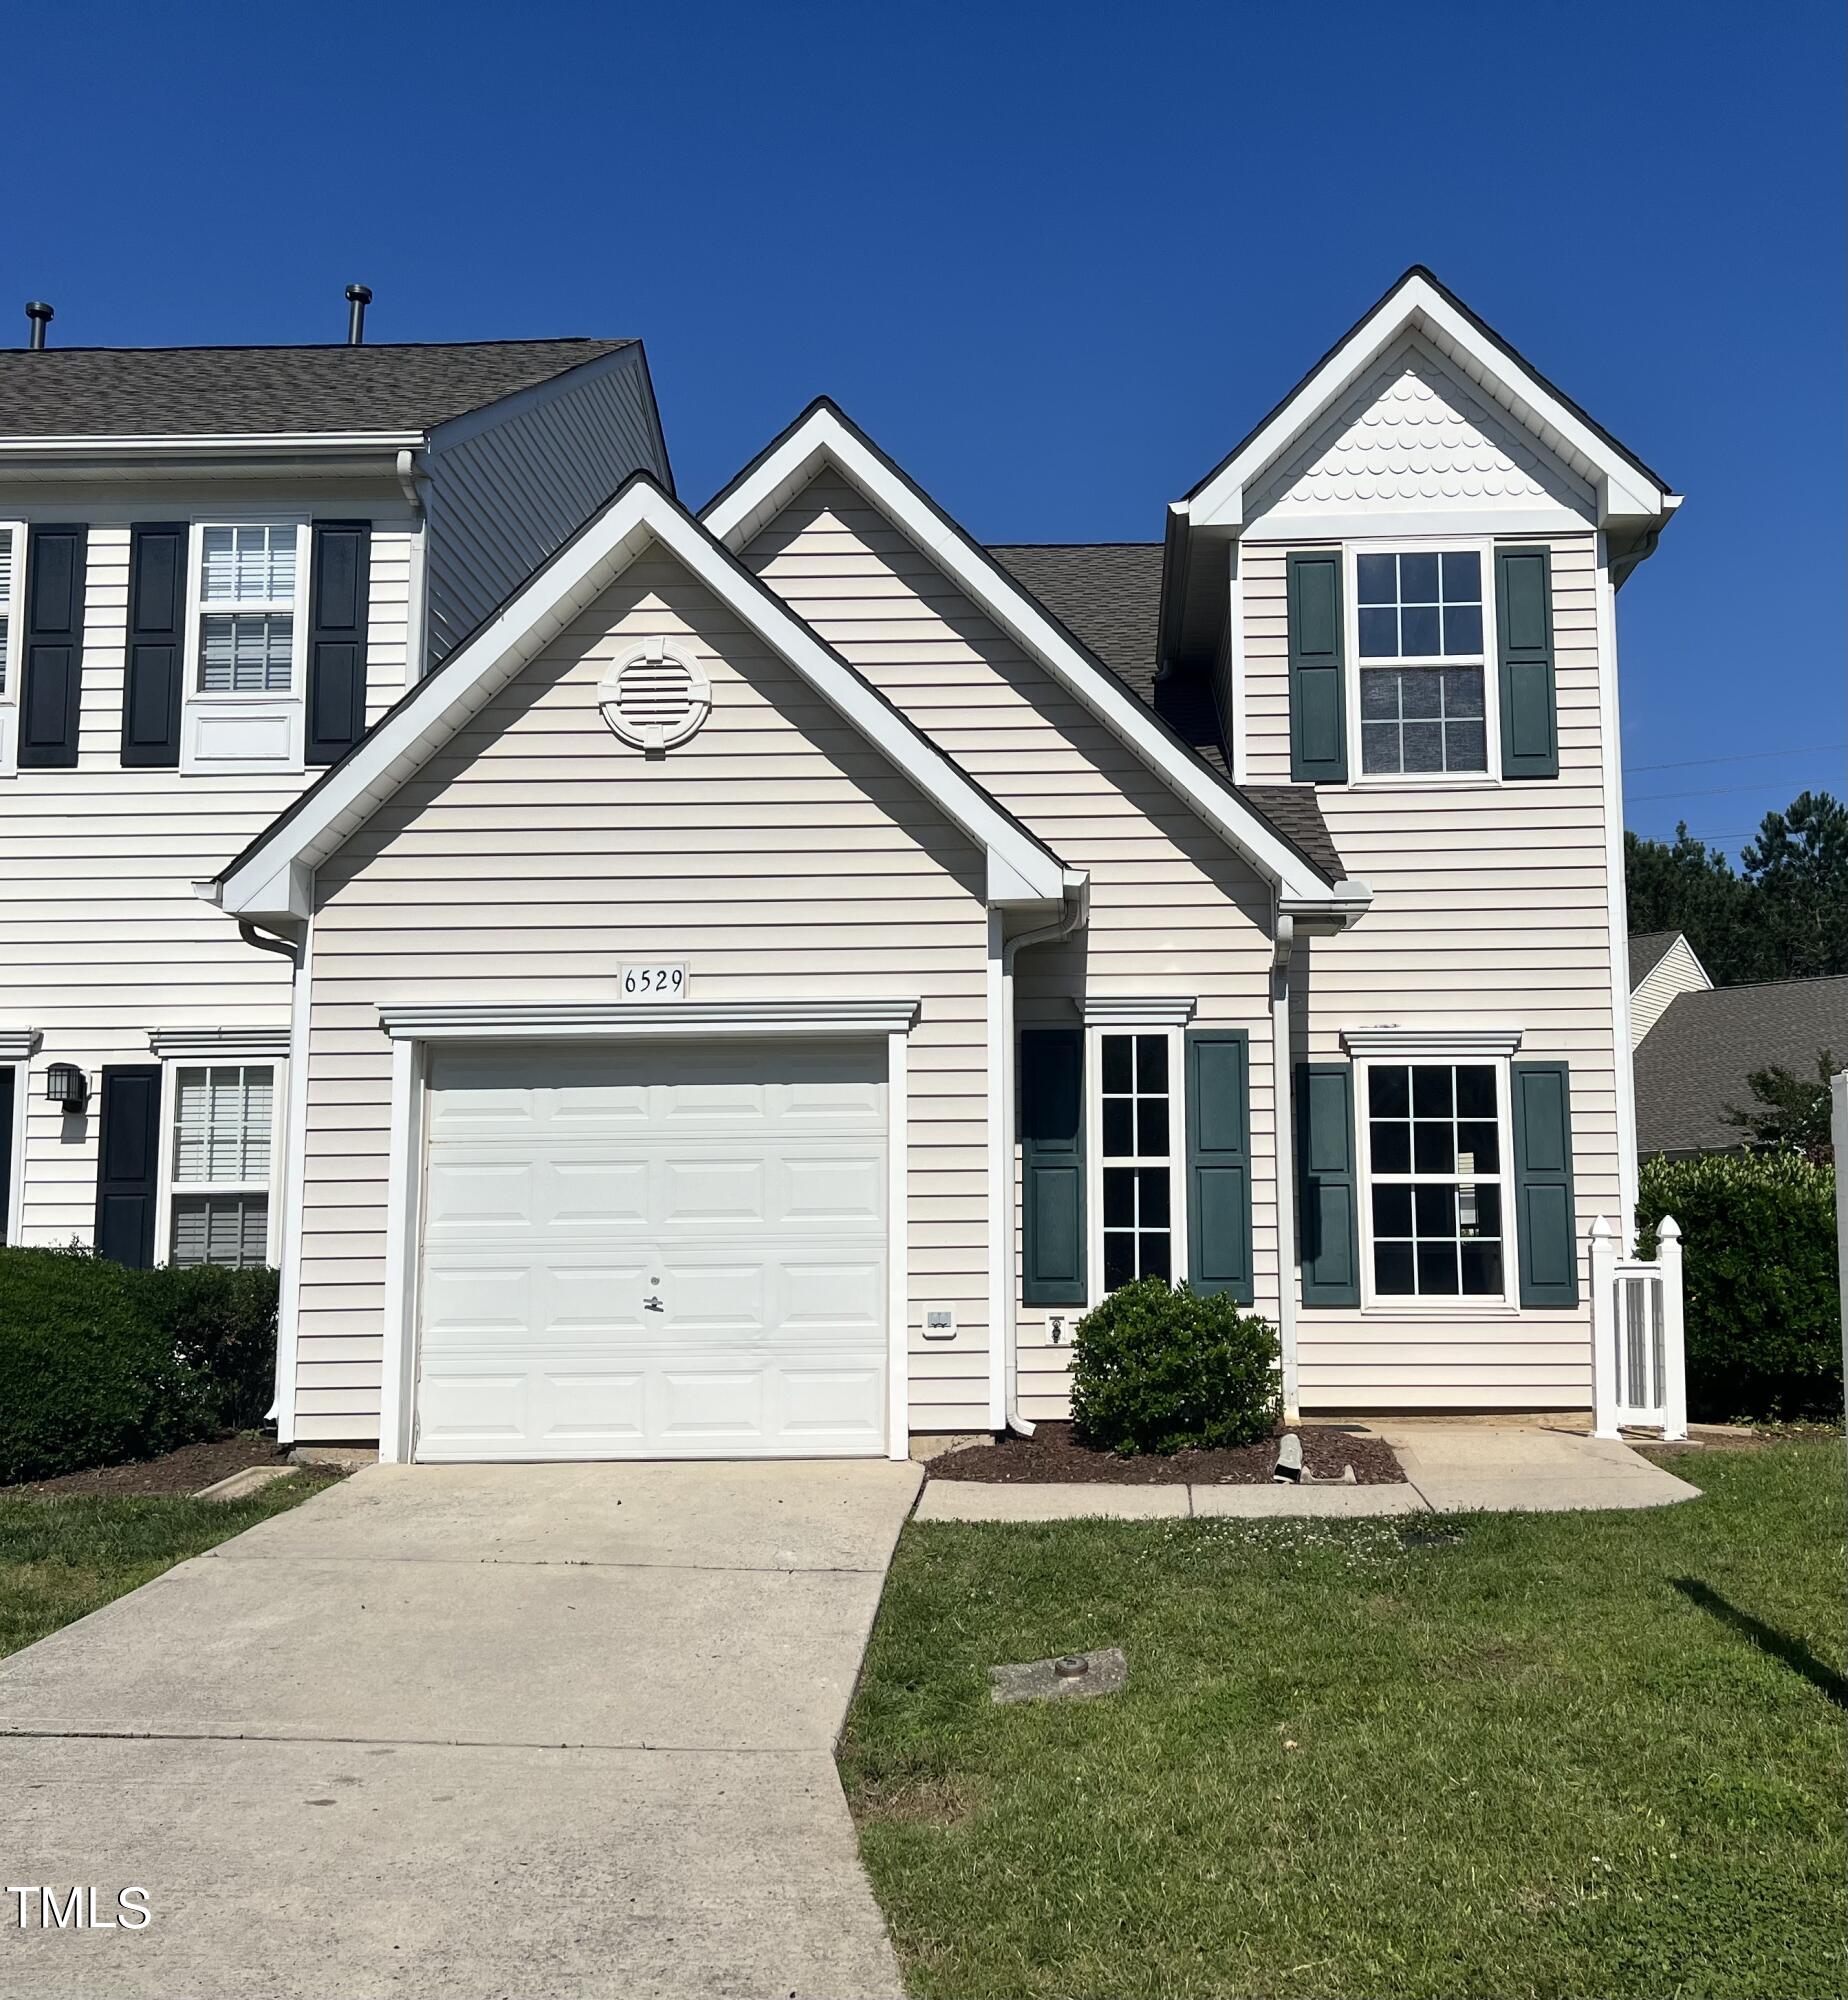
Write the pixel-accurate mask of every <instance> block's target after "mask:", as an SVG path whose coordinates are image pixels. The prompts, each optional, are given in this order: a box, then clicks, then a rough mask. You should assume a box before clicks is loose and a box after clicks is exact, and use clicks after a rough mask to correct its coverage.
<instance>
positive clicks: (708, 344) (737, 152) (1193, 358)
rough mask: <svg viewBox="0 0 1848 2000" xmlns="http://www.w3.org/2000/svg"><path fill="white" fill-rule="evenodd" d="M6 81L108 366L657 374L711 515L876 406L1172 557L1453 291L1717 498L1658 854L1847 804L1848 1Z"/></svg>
mask: <svg viewBox="0 0 1848 2000" xmlns="http://www.w3.org/2000/svg"><path fill="white" fill-rule="evenodd" d="M8 67H9V70H10V71H11V73H12V80H13V83H14V100H15V102H16V103H18V102H22V101H23V102H24V103H25V104H27V105H29V106H30V107H31V110H30V114H29V117H28V119H27V121H26V127H25V128H23V129H22V130H20V131H18V132H16V133H15V145H14V149H13V172H14V181H13V193H14V199H13V200H12V201H11V202H10V203H9V205H8V206H9V221H8V228H7V230H6V231H5V233H4V236H0V246H3V247H0V271H3V273H4V276H5V278H6V280H7V281H9V282H10V283H11V286H12V288H13V291H14V293H15V295H16V297H17V298H18V299H19V300H24V299H25V298H26V297H28V296H37V297H44V298H48V299H50V300H51V301H52V302H53V303H54V304H55V305H56V307H57V309H58V318H57V322H56V324H55V326H54V328H53V337H54V338H55V339H57V340H58V341H60V342H61V343H64V344H69V345H80V344H103V345H111V344H120V345H130V344H138V343H155V344H163V343H193V342H218V341H293V340H312V339H321V338H338V337H340V335H341V333H342V331H343V327H344V313H345V307H344V305H343V303H342V301H341V297H340V294H341V290H342V287H343V286H344V285H345V283H346V282H347V281H348V280H349V279H352V278H360V279H363V280H365V281H366V282H367V283H369V284H371V285H372V286H373V287H374V289H375V291H376V293H377V303H376V305H375V306H374V308H373V315H372V321H371V327H370V331H371V333H372V335H373V337H374V338H377V339H381V340H452V339H475V338H489V337H504V336H512V335H522V334H524V335H537V334H553V333H594V334H611V333H622V334H640V335H642V336H643V337H644V338H645V339H646V341H647V343H648V351H649V356H650V361H651V364H652V366H653V370H654V376H655V384H656V388H657V391H658V393H659V395H660V399H661V403H662V407H663V412H664V415H665V419H666V424H667V430H668V438H669V442H670V445H671V446H672V449H673V452H674V459H675V469H676V471H677V474H678V476H679V482H680V487H681V491H682V494H683V496H684V497H685V498H687V499H689V500H691V501H695V502H697V501H700V500H703V499H704V498H705V497H706V496H707V495H708V494H709V493H710V492H711V491H712V490H713V489H714V488H715V487H717V486H718V485H720V484H721V483H723V481H724V480H725V479H726V478H727V477H728V476H729V475H730V474H731V472H732V471H734V470H735V469H736V467H737V466H738V465H739V464H740V463H741V462H742V461H743V460H744V459H745V458H747V457H748V456H749V455H750V454H751V453H752V452H754V451H755V450H756V449H757V448H758V446H759V445H760V444H762V443H763V441H764V440H765V439H766V438H767V437H769V436H770V435H771V434H772V433H773V432H774V431H776V430H777V429H779V428H780V427H781V426H782V425H783V424H784V423H786V422H787V421H788V419H789V418H790V417H791V416H792V415H793V414H794V413H795V412H796V410H798V409H799V408H800V407H801V405H802V404H803V403H805V402H806V401H807V400H808V399H809V398H810V397H811V396H813V395H814V394H816V393H817V392H819V391H823V390H825V391H827V392H828V393H829V394H831V395H832V396H834V397H835V399H836V400H837V401H838V402H840V403H841V404H842V405H843V406H844V407H845V408H846V409H847V410H848V411H849V412H850V413H851V414H852V415H853V416H854V417H855V418H856V419H857V420H858V421H859V422H860V423H862V424H863V425H864V426H865V427H866V428H867V429H868V430H870V431H871V432H872V433H873V435H874V436H875V437H877V438H878V439H879V440H880V441H881V443H883V444H884V445H885V446H886V448H887V449H888V450H890V451H891V452H892V453H893V454H894V455H895V456H896V457H897V458H899V459H900V460H901V461H902V462H903V463H904V464H905V465H906V466H907V467H908V468H909V469H910V470H911V471H912V472H913V473H914V474H915V475H916V476H917V477H918V478H919V479H920V480H921V481H922V482H923V483H924V485H925V486H927V487H928V488H929V489H930V490H931V491H932V492H933V493H934V494H935V495H936V496H937V497H938V499H939V500H941V501H942V502H943V503H944V504H945V505H946V506H947V507H948V508H949V509H950V510H951V512H953V513H954V514H956V515H957V516H958V517H959V518H960V519H962V520H963V521H964V522H965V523H966V524H967V525H968V526H969V527H971V528H972V529H974V530H975V531H976V532H977V533H978V534H980V535H982V536H983V537H984V538H986V539H989V540H993V541H1030V540H1042V541H1060V540H1074V541H1081V540H1112V539H1122V540H1145V539H1153V538H1155V537H1156V536H1158V535H1159V533H1160V529H1161V509H1162V507H1163V505H1164V504H1165V502H1166V501H1168V500H1169V499H1171V498H1173V497H1175V496H1176V495H1177V494H1179V493H1181V492H1184V491H1185V490H1186V489H1187V488H1188V487H1189V486H1190V485H1192V484H1193V482H1194V481H1195V480H1196V479H1197V478H1198V477H1199V476H1200V474H1201V473H1202V472H1204V471H1205V470H1206V469H1207V468H1208V467H1209V466H1210V465H1212V464H1213V463H1214V462H1215V461H1216V460H1217V459H1218V458H1219V457H1220V456H1221V455H1222V454H1223V453H1224V452H1225V451H1226V449H1227V448H1228V447H1229V446H1230V445H1231V444H1232V443H1233V442H1234V441H1235V440H1236V439H1237V438H1239V437H1240V436H1242V435H1243V433H1244V432H1245V431H1246V430H1247V429H1248V428H1249V426H1250V425H1251V424H1252V422H1253V421H1254V420H1255V419H1256V418H1257V417H1258V416H1259V415H1261V414H1262V413H1263V412H1264V411H1265V410H1266V409H1268V408H1269V406H1270V405H1271V403H1272V402H1274V401H1275V400H1276V398H1277V397H1278V396H1279V395H1280V394H1281V393H1282V392H1283V391H1284V390H1285V389H1286V388H1288V387H1289V385H1290V384H1291V383H1292V382H1294V381H1295V379H1296V378H1297V377H1298V376H1299V375H1300V374H1301V373H1302V372H1303V371H1304V370H1305V369H1306V368H1307V367H1308V365H1309V364H1310V363H1311V362H1312V361H1313V360H1314V359H1315V358H1316V357H1317V356H1318V355H1320V354H1321V352H1322V351H1323V350H1324V349H1325V348H1326V347H1327V346H1328V345H1329V343H1330V342H1331V341H1332V340H1333V339H1334V338H1335V337H1336V335H1338V334H1339V333H1340V332H1341V331H1343V330H1344V329H1345V328H1346V326H1347V325H1348V324H1349V323H1350V322H1351V321H1352V320H1353V319H1354V318H1355V317H1356V316H1357V315H1358V314H1359V313H1360V312H1361V311H1362V310H1363V309H1364V308H1365V307H1366V306H1367V305H1368V304H1370V303H1371V302H1372V300H1373V299H1374V298H1375V297H1376V296H1377V295H1378V294H1379V293H1380V292H1381V291H1382V290H1383V289H1384V288H1385V287H1386V285H1387V284H1388V283H1390V282H1391V280H1392V279H1393V278H1394V277H1395V276H1396V275H1397V274H1398V273H1399V272H1400V271H1401V270H1402V269H1403V268H1404V267H1405V266H1406V265H1407V264H1410V263H1414V262H1419V263H1426V264H1429V265H1430V266H1431V267H1432V268H1433V269H1434V270H1436V272H1437V273H1438V275H1439V276H1440V277H1442V278H1443V279H1444V280H1445V281H1446V282H1447V283H1448V284H1449V285H1450V286H1451V287H1452V288H1453V289H1455V290H1456V291H1458V292H1460V293H1461V294H1462V296H1463V297H1464V298H1465V299H1466V300H1468V301H1469V303H1470V304H1471V305H1473V306H1474V307H1475V308H1476V310H1477V311H1478V312H1479V313H1481V314H1482V315H1483V317H1484V318H1486V319H1487V320H1488V321H1489V322H1490V324H1491V325H1493V326H1495V327H1497V328H1498V329H1499V330H1500V331H1501V332H1502V333H1504V334H1505V335H1506V336H1507V337H1508V338H1509V339H1510V340H1512V341H1513V342H1514V344H1515V345H1516V346H1517V347H1519V348H1521V349H1522V350H1523V352H1525V353H1526V354H1527V355H1528V356H1529V357H1530V358H1531V359H1532V360H1533V361H1534V362H1535V363H1536V364H1537V365H1538V366H1540V367H1541V368H1542V369H1543V370H1545V371H1546V373H1548V374H1549V375H1551V376H1552V378H1553V379H1554V380H1555V381H1556V382H1558V383H1559V384H1560V385H1561V386H1562V387H1563V388H1565V389H1566V390H1567V391H1568V392H1569V393H1570V394H1572V395H1573V396H1574V397H1575V398H1576V399H1577V400H1578V401H1579V402H1581V403H1582V404H1584V405H1585V406H1586V408H1588V409H1589V410H1590V411H1591V412H1592V413H1593V414H1594V415H1595V416H1596V417H1598V418H1599V419H1600V421H1602V422H1603V423H1604V424H1605V425H1606V426H1607V427H1608V428H1609V429H1611V430H1612V431H1614V432H1615V433H1616V434H1617V435H1618V436H1619V437H1620V438H1622V439H1624V441H1625V442H1626V443H1628V444H1630V445H1631V446H1633V447H1634V449H1635V450H1637V451H1638V452H1639V453H1640V454H1641V456H1642V457H1643V458H1645V459H1646V460H1648V461H1649V462H1650V463H1651V464H1653V465H1655V466H1657V467H1659V468H1660V469H1661V471H1662V472H1663V473H1664V474H1665V475H1666V476H1667V477H1668V478H1670V479H1672V480H1673V481H1674V482H1675V483H1676V484H1677V485H1678V486H1679V487H1680V489H1681V490H1682V491H1683V492H1684V493H1686V494H1687V496H1688V499H1687V505H1686V506H1685V507H1684V509H1683V510H1682V513H1681V516H1680V518H1679V519H1678V520H1677V521H1676V522H1675V523H1674V525H1673V526H1672V528H1671V529H1670V531H1669V532H1668V534H1667V535H1666V536H1665V537H1664V540H1663V544H1662V549H1661V552H1660V553H1659V554H1658V555H1657V556H1656V558H1655V559H1654V560H1652V561H1651V562H1650V563H1649V564H1648V565H1647V566H1646V567H1645V568H1644V569H1643V570H1642V571H1641V572H1640V573H1639V574H1638V575H1637V576H1636V577H1635V578H1634V579H1633V581H1632V582H1631V583H1630V584H1628V585H1627V586H1626V587H1625V589H1624V592H1623V594H1622V597H1621V598H1620V599H1619V613H1620V626H1621V643H1622V651H1623V663H1624V692H1623V700H1624V739H1625V741H1624V747H1625V753H1626V764H1627V767H1628V771H1629V786H1628V789H1629V796H1630V802H1631V803H1630V811H1629V820H1630V824H1631V825H1632V826H1634V827H1636V828H1637V829H1638V830H1640V831H1644V832H1651V833H1665V832H1667V831H1668V830H1669V829H1671V828H1672V826H1673V824H1674V821H1675V820H1676V818H1677V817H1681V816H1685V817H1686V819H1687V820H1688V822H1689V824H1690V826H1691V827H1692V828H1693V829H1694V830H1695V831H1696V832H1698V833H1702V834H1706V835H1709V836H1711V837H1712V838H1713V839H1714V840H1715V841H1716V843H1717V844H1719V845H1722V846H1725V847H1726V848H1728V849H1729V850H1736V848H1737V847H1738V845H1739V844H1740V841H1741V839H1742V838H1743V837H1745V836H1746V835H1747V834H1749V833H1750V832H1751V831H1752V830H1753V829H1754V828H1755V826H1756V824H1757V821H1758V818H1759V816H1760V814H1761V813H1762V812H1763V811H1765V810H1766V809H1767V808H1769V807H1772V806H1781V805H1782V804H1784V803H1786V802H1787V801H1788V799H1789V798H1790V797H1791V796H1792V795H1793V794H1794V793H1795V792H1796V791H1797V790H1798V789H1799V788H1801V787H1802V786H1804V785H1810V786H1818V787H1826V788H1829V789H1831V790H1833V791H1835V792H1836V793H1837V794H1838V795H1840V794H1842V793H1843V792H1844V791H1848V779H1845V778H1844V768H1845V759H1844V747H1843V746H1844V742H1845V740H1848V715H1845V712H1844V691H1845V683H1844V632H1843V589H1842V582H1843V561H1842V557H1843V542H1844V510H1843V453H1842V440H1843V428H1844V407H1843V367H1842V357H1843V346H1844V314H1843V303H1844V302H1843V258H1842V244H1843V213H1842V172H1841V157H1842V104H1841V77H1842V70H1843V28H1842V21H1841V13H1840V10H1839V8H1837V7H1836V6H1835V5H1833V4H1832V0H1779V4H1777V5H1775V6H1771V7H1759V8H1751V9H1741V8H1738V7H1736V6H1730V5H1729V6H1718V5H1711V4H1705V0H1646V4H1643V5H1641V6H1637V7H1630V8H1614V7H1611V6H1609V5H1607V4H1580V0H1565V4H1560V0H1548V4H1542V5H1538V6H1525V7H1514V6H1493V7H1485V6H1480V5H1449V4H1429V0H1403V4H1401V5H1399V6H1396V7H1392V8H1385V7H1380V6H1378V5H1377V4H1372V5H1365V6H1356V5H1346V4H1328V0H1321V4H1317V5H1316V6H1314V7H1302V6H1291V5H1286V4H1284V0H1271V4H1267V5H1263V6H1257V5H1251V4H1239V5H1232V4H1220V5H1214V6H1207V7H1192V6H1164V5H1144V6H1140V7H1125V6H1123V5H1121V4H1120V0H1119V4H1115V5H1087V4H1081V3H1080V0H1073V4H1067V5H1062V6H1039V5H1032V6H1028V5H1011V6H1010V5H1000V6H996V5H990V6H975V7H964V6H960V5H942V4H933V5H931V6H928V7H908V8H897V7H868V6H865V5H864V4H858V5H847V6H839V7H836V6H808V5H801V4H783V5H777V6H765V5H762V4H754V5H750V6H735V5H731V4H723V3H722V0H721V4H708V5H701V6H698V7H688V6H679V7H669V6H660V5H656V6H650V7H646V8H639V7H631V6H624V5H609V6H594V7H573V6H550V5H546V4H543V0H541V4H530V5H527V6H524V7H521V8H517V9H510V8H508V7H506V6H504V5H499V6H494V7H488V6H485V5H479V4H476V0H450V4H447V5H444V6H441V7H434V6H424V5H421V4H415V5H413V4H390V5H381V4H376V0H375V4H372V5H368V6H350V5H346V4H341V0H317V4H316V5H315V6H314V7H312V8H305V9H304V8H256V7H251V6H248V5H239V6H236V7H229V6H221V5H217V4H200V5H188V6H173V7H160V8H153V7H148V6H146V5H145V4H136V5H134V6H123V7H118V6H114V5H110V6H88V5H83V4H80V0H66V4H64V5H62V6H59V7H57V8H34V9H29V10H27V11H25V12H23V13H19V14H17V15H16V16H15V18H14V20H13V22H12V26H11V30H10V36H9V62H8ZM0 297H4V293H3V292H0ZM10 310H13V311H17V307H16V306H15V307H13V308H10ZM24 325H25V323H24V320H23V318H21V319H20V320H19V322H18V331H19V333H20V335H22V336H23V332H24Z"/></svg>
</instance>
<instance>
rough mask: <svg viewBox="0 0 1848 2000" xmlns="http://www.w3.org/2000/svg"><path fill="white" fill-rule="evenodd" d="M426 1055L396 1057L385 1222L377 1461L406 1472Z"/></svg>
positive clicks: (414, 1050)
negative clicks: (399, 1466)
mask: <svg viewBox="0 0 1848 2000" xmlns="http://www.w3.org/2000/svg"><path fill="white" fill-rule="evenodd" d="M423 1073H424V1056H423V1050H422V1049H421V1048H420V1047H419V1046H418V1044H417V1043H416V1042H413V1041H408V1040H407V1041H401V1042H394V1043H393V1045H392V1051H391V1161H390V1166H389V1168H388V1170H387V1182H386V1202H387V1207H386V1215H385V1322H384V1327H383V1333H384V1347H383V1352H382V1355H381V1360H382V1363H383V1366H382V1367H381V1369H380V1372H379V1462H380V1464H382V1465H408V1464H409V1463H410V1462H411V1460H412V1459H413V1458H414V1457H415V1456H416V1451H417V1290H418V1266H419V1263H420V1259H419V1257H418V1239H419V1235H420V1226H419V1215H420V1212H421V1208H422V1202H423V1155H424V1144H423V1087H422V1084H423Z"/></svg>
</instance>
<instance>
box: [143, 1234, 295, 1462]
mask: <svg viewBox="0 0 1848 2000" xmlns="http://www.w3.org/2000/svg"><path fill="white" fill-rule="evenodd" d="M141 1276H142V1279H143V1282H144V1283H145V1284H146V1286H147V1287H148V1292H149V1299H150V1308H151V1310H152V1311H153V1313H154V1315H155V1317H156V1319H157V1320H158V1321H159V1323H160V1325H161V1327H162V1328H163V1330H164V1331H165V1332H166V1333H167V1335H168V1337H169V1338H170V1339H171V1340H172V1342H173V1344H174V1349H175V1352H176V1353H177V1354H178V1355H179V1357H180V1359H181V1360H182V1361H183V1362H184V1363H185V1364H186V1365H187V1366H188V1367H190V1368H192V1369H195V1370H196V1371H197V1372H198V1373H199V1374H201V1375H202V1376H204V1377H205V1379H206V1381H207V1382H208V1383H209V1384H210V1386H211V1393H212V1397H213V1408H214V1413H215V1414H216V1416H217V1419H218V1422H219V1423H220V1424H221V1425H222V1426H223V1427H224V1428H225V1429H226V1430H250V1429H252V1428H254V1427H255V1426H256V1425H257V1424H260V1423H261V1422H262V1421H263V1417H264V1413H265V1412H266V1411H267V1410H268V1409H269V1406H270V1403H271V1401H272V1399H273V1398H274V1396H275V1393H276V1295H277V1276H276V1273H275V1272H274V1271H272V1270H269V1269H267V1268H265V1267H263V1266H258V1267H257V1268H256V1269H254V1270H248V1271H232V1270H228V1269H227V1268H226V1267H225V1266H224V1265H222V1264H189V1265H171V1266H168V1267H167V1268H165V1269H163V1270H158V1271H146V1272H143V1273H141Z"/></svg>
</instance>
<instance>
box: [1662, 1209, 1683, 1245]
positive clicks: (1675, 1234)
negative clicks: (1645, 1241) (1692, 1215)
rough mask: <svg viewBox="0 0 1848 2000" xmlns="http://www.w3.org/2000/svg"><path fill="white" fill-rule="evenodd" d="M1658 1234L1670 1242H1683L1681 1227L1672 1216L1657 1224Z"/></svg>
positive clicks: (1667, 1216) (1666, 1216)
mask: <svg viewBox="0 0 1848 2000" xmlns="http://www.w3.org/2000/svg"><path fill="white" fill-rule="evenodd" d="M1656 1234H1657V1235H1658V1236H1666V1237H1667V1238H1668V1239H1669V1240H1670V1242H1673V1243H1679V1242H1680V1241H1681V1225H1680V1223H1678V1222H1677V1221H1676V1220H1675V1218H1674V1217H1673V1216H1672V1215H1665V1216H1663V1218H1662V1220H1661V1221H1660V1222H1659V1223H1657V1224H1656Z"/></svg>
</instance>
